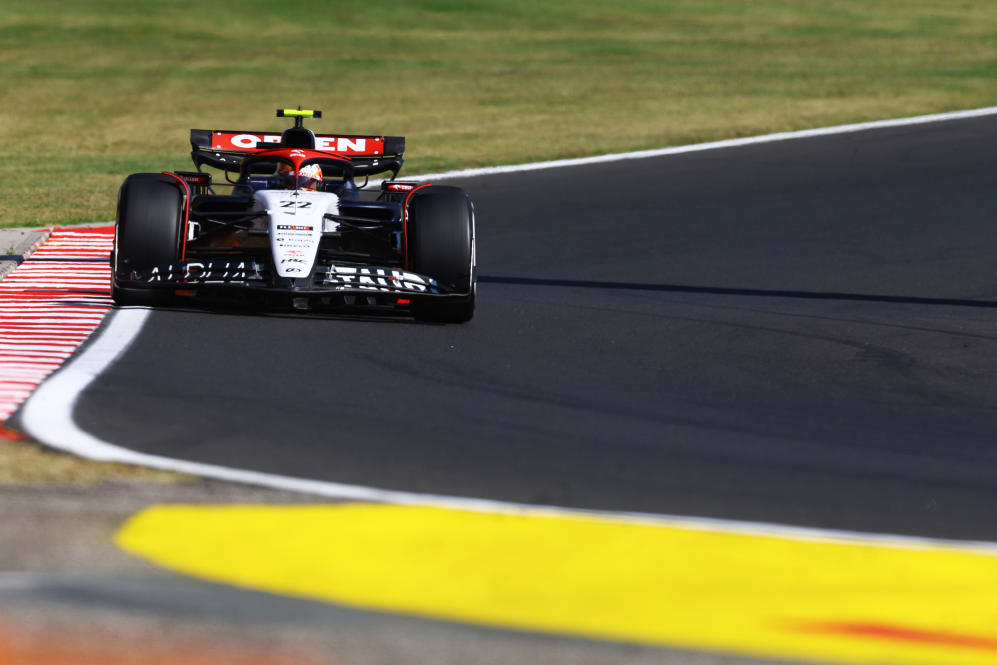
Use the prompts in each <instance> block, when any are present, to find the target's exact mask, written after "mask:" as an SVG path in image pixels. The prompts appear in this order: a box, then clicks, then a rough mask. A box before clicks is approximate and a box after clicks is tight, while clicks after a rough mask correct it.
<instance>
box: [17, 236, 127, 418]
mask: <svg viewBox="0 0 997 665" xmlns="http://www.w3.org/2000/svg"><path fill="white" fill-rule="evenodd" d="M113 244H114V227H111V226H105V227H97V228H88V229H71V230H70V229H57V230H55V231H54V232H53V233H52V235H51V237H50V238H49V239H48V240H47V241H46V242H45V243H44V244H42V245H41V247H39V248H38V250H37V251H35V253H34V254H32V255H31V256H30V257H29V258H28V259H27V260H26V261H25V262H24V263H22V264H21V265H20V266H18V268H17V269H16V270H14V271H13V272H12V273H10V274H9V275H8V276H7V277H6V278H5V279H4V280H2V281H0V423H2V422H3V421H4V420H6V419H7V418H9V417H10V415H11V414H12V413H14V411H15V410H17V408H18V407H19V406H20V405H21V403H22V402H24V400H26V399H27V398H28V396H29V395H30V394H31V393H32V392H33V391H34V389H35V388H37V387H38V385H39V384H40V383H41V382H42V381H43V380H44V379H45V378H46V377H47V376H48V375H49V374H51V373H52V372H54V371H55V370H56V369H58V368H59V366H60V365H62V363H63V362H65V361H66V359H67V358H69V357H70V356H71V355H72V354H73V353H74V352H75V351H76V349H77V347H79V345H80V344H82V343H83V341H84V340H86V338H87V337H89V336H90V334H91V333H92V332H93V331H94V330H95V329H96V328H97V326H99V325H100V323H101V321H103V320H104V316H106V315H107V312H108V311H109V310H110V309H111V291H110V286H109V284H110V278H111V270H110V265H109V264H108V261H107V258H108V255H109V254H110V253H111V248H112V246H113Z"/></svg>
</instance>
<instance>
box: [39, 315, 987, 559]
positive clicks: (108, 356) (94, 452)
mask: <svg viewBox="0 0 997 665" xmlns="http://www.w3.org/2000/svg"><path fill="white" fill-rule="evenodd" d="M149 312H150V310H147V309H143V308H124V309H119V310H116V311H115V312H114V313H113V314H112V315H111V316H110V317H109V318H110V321H109V322H108V323H107V325H106V327H105V328H104V329H103V330H102V331H101V332H100V333H99V334H98V337H97V338H96V339H95V340H94V341H93V342H92V343H91V344H90V346H88V347H87V348H86V350H84V351H83V353H81V354H80V355H79V356H77V357H75V358H74V359H73V360H72V361H71V362H69V363H68V364H67V365H65V366H64V367H63V368H62V369H61V370H60V371H58V372H56V373H55V374H53V375H52V376H51V377H50V378H49V379H48V380H47V381H45V382H44V383H42V385H41V387H39V388H38V389H37V390H36V391H35V393H34V394H33V395H32V396H31V397H30V398H29V399H28V401H27V402H26V403H25V405H24V406H23V407H22V410H21V422H22V424H23V426H24V429H25V430H26V431H27V432H28V434H30V435H31V436H32V437H34V438H35V439H37V440H39V441H41V442H42V443H44V444H46V445H48V446H51V447H53V448H57V449H60V450H63V451H66V452H69V453H73V454H75V455H79V456H81V457H86V458H89V459H92V460H97V461H101V462H118V463H123V464H131V465H137V466H144V467H149V468H154V469H162V470H165V471H172V472H176V473H184V474H190V475H195V476H201V477H203V478H210V479H215V480H223V481H229V482H235V483H242V484H247V485H256V486H259V487H267V488H270V489H275V490H283V491H289V492H296V493H302V494H311V495H314V496H320V497H324V498H328V499H340V500H352V501H368V502H376V503H387V504H396V505H405V506H430V507H439V508H449V509H456V510H467V511H474V512H486V513H502V514H529V515H540V516H552V517H575V518H577V517H593V518H599V519H604V520H610V521H618V522H628V523H637V524H647V525H657V526H671V527H676V528H684V529H693V530H698V531H711V532H723V533H736V534H743V535H751V536H763V537H778V538H789V539H793V540H806V541H818V542H832V543H844V544H869V543H875V544H878V545H882V546H889V547H895V548H904V549H946V550H952V549H957V550H960V551H966V550H972V551H975V552H978V553H981V554H987V555H991V556H997V543H990V542H984V541H961V540H949V539H936V538H923V537H917V536H904V535H891V534H869V533H861V532H857V531H846V530H837V529H818V528H807V527H794V526H787V525H783V524H775V523H766V522H750V521H738V520H730V519H720V518H702V517H687V516H680V515H665V514H661V515H658V514H651V513H640V512H625V511H605V510H587V509H579V508H565V507H560V506H545V505H531V504H522V503H514V502H506V501H497V500H491V499H475V498H467V497H457V496H446V495H439V494H420V493H416V492H405V491H398V490H387V489H379V488H376V487H368V486H363V485H350V484H345V483H337V482H329V481H321V480H310V479H307V478H295V477H291V476H282V475H277V474H272V473H264V472H259V471H249V470H243V469H234V468H229V467H224V466H219V465H215V464H202V463H199V462H190V461H185V460H179V459H173V458H169V457H163V456H160V455H151V454H148V453H141V452H138V451H134V450H130V449H128V448H123V447H121V446H118V445H115V444H112V443H108V442H106V441H103V440H101V439H99V438H97V437H95V436H93V435H92V434H90V433H88V432H85V431H84V430H82V429H81V428H80V427H79V426H78V425H77V424H76V421H75V420H74V419H73V410H74V408H75V406H76V403H77V401H78V399H79V396H80V395H81V394H82V392H83V391H84V390H85V389H86V388H87V386H88V385H90V383H91V382H93V381H94V380H95V379H96V378H97V377H98V376H100V374H101V373H103V372H104V370H106V369H107V368H108V367H109V366H110V365H111V364H112V363H113V362H114V361H115V360H117V359H118V358H119V357H120V356H121V355H122V354H123V353H124V352H125V350H126V349H127V348H128V347H129V346H130V344H131V342H132V341H133V340H134V339H135V338H136V337H137V335H138V333H139V331H141V329H142V326H143V325H144V323H145V322H146V320H147V319H148V316H149Z"/></svg>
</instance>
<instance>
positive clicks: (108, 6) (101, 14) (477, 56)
mask: <svg viewBox="0 0 997 665" xmlns="http://www.w3.org/2000/svg"><path fill="white" fill-rule="evenodd" d="M0 10H2V11H0V46H2V48H0V78H2V82H3V87H4V102H5V103H4V104H2V105H0V119H2V121H0V225H30V224H47V223H53V222H77V221H96V220H105V219H110V218H111V217H112V216H113V207H114V200H115V192H116V189H117V187H118V185H119V184H120V182H121V180H122V178H123V177H124V176H125V175H126V174H128V173H129V172H132V171H140V170H162V169H169V168H181V167H185V166H187V165H188V164H189V159H188V157H187V153H188V148H187V143H186V141H187V132H188V130H189V129H190V128H191V127H204V128H208V127H215V128H231V129H266V130H271V129H272V130H276V129H279V128H281V127H282V126H284V123H283V121H279V120H277V119H276V118H274V117H273V110H274V109H275V108H277V107H278V106H290V105H296V104H302V105H305V106H306V107H315V108H321V109H323V110H324V111H325V112H326V116H325V118H324V119H323V120H322V121H318V122H316V123H314V127H315V128H316V129H320V130H327V131H339V132H352V133H367V132H376V133H388V134H401V135H405V136H407V137H409V142H408V155H409V161H408V163H407V165H406V171H407V172H409V173H416V172H426V171H433V170H438V169H447V168H454V167H463V166H479V165H485V164H497V163H515V162H523V161H533V160H540V159H552V158H561V157H572V156H580V155H589V154H596V153H602V152H611V151H620V150H632V149H640V148H649V147H658V146H663V145H669V144H681V143H689V142H696V141H704V140H712V139H720V138H728V137H733V136H746V135H752V134H759V133H765V132H771V131H778V130H785V129H800V128H806V127H815V126H822V125H830V124H838V123H844V122H853V121H860V120H869V119H877V118H884V117H897V116H904V115H913V114H918V113H927V112H935V111H944V110H951V109H957V108H971V107H978V106H985V105H991V104H997V3H992V2H969V1H967V2H951V1H949V0H877V1H876V2H867V1H866V0H753V1H751V2H749V1H747V0H726V1H720V0H654V1H651V0H632V1H630V2H624V3H621V2H618V0H554V1H551V2H543V3H536V2H533V1H532V0H414V1H412V2H376V1H375V2H368V3H357V2H353V3H341V2H337V3H322V2H299V1H295V0H286V1H284V2H270V1H267V2H264V1H262V0H245V1H243V2H239V3H225V2H222V3H207V2H194V1H192V0H175V1H173V2H160V1H158V0H128V1H112V0H107V1H103V2H82V3H72V2H68V1H65V2H54V1H52V0H36V1H33V2H30V3H29V2H12V1H11V0H0ZM403 173H404V172H403Z"/></svg>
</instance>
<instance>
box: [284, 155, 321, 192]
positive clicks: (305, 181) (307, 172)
mask: <svg viewBox="0 0 997 665" xmlns="http://www.w3.org/2000/svg"><path fill="white" fill-rule="evenodd" d="M277 175H279V176H281V177H282V178H283V179H284V182H285V183H286V186H287V187H293V186H294V184H293V183H294V167H293V166H291V165H290V164H287V163H285V162H280V163H279V164H278V165H277ZM297 184H298V189H308V190H312V191H314V190H316V189H318V188H319V185H321V184H322V167H321V166H319V165H318V164H309V165H308V166H303V167H301V169H300V170H299V171H298V180H297Z"/></svg>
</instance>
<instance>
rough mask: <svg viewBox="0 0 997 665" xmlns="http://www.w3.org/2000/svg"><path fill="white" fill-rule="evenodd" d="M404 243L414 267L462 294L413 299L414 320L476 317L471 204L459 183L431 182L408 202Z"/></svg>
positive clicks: (457, 320) (456, 320)
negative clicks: (451, 296)
mask: <svg viewBox="0 0 997 665" xmlns="http://www.w3.org/2000/svg"><path fill="white" fill-rule="evenodd" d="M408 205H409V209H408V221H407V226H406V242H407V246H408V256H409V265H410V266H411V268H412V270H414V271H415V272H417V273H420V274H422V275H427V276H429V277H432V278H433V279H435V280H436V281H437V283H439V284H440V285H442V286H446V287H447V288H449V289H451V290H453V291H454V292H456V293H466V294H467V295H466V296H464V297H454V298H418V297H415V298H413V299H412V315H413V316H414V317H415V318H416V320H418V321H430V322H435V323H466V322H468V321H470V320H471V319H472V318H473V317H474V306H475V300H476V285H475V275H474V261H475V252H474V206H473V205H472V204H471V200H470V199H469V198H468V197H467V194H465V193H464V191H463V190H461V189H460V188H458V187H448V186H444V185H433V186H432V187H427V188H425V189H421V190H418V191H417V192H416V193H415V194H414V195H413V197H412V199H411V200H410V201H409V204H408Z"/></svg>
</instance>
